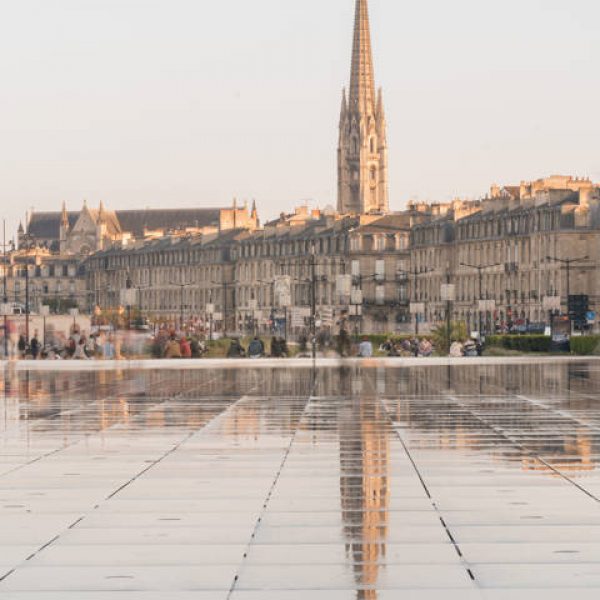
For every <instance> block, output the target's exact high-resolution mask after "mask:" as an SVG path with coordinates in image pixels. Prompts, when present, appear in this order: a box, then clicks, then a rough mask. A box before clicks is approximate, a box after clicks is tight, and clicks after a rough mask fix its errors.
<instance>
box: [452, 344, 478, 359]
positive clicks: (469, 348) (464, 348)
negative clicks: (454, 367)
mask: <svg viewBox="0 0 600 600" xmlns="http://www.w3.org/2000/svg"><path fill="white" fill-rule="evenodd" d="M483 350H484V347H483V344H482V343H481V342H480V341H479V340H467V341H466V342H465V343H464V344H462V343H461V342H453V343H452V345H451V346H450V356H451V357H453V358H460V357H461V356H466V357H470V358H474V357H476V356H483Z"/></svg>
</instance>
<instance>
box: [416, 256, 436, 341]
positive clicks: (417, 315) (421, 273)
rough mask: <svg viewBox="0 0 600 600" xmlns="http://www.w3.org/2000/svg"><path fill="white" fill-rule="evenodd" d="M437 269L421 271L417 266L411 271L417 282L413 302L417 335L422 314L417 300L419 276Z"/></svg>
mask: <svg viewBox="0 0 600 600" xmlns="http://www.w3.org/2000/svg"><path fill="white" fill-rule="evenodd" d="M434 270H435V269H429V268H428V269H425V270H424V271H419V269H418V268H417V267H416V266H415V268H414V269H413V270H412V271H411V275H413V277H414V278H415V283H414V289H413V295H414V299H415V302H414V303H413V305H414V306H413V309H414V311H415V312H414V316H415V336H418V335H419V316H420V311H419V310H418V309H419V308H420V307H419V304H418V303H417V302H416V300H417V278H418V277H419V276H420V275H426V274H427V273H431V272H432V271H434ZM411 312H412V311H411ZM423 312H425V310H423Z"/></svg>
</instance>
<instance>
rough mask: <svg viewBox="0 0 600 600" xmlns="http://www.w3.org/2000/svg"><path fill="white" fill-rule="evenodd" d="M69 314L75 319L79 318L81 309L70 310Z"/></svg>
mask: <svg viewBox="0 0 600 600" xmlns="http://www.w3.org/2000/svg"><path fill="white" fill-rule="evenodd" d="M69 314H70V315H71V316H72V317H73V318H75V317H77V316H79V309H78V308H70V309H69Z"/></svg>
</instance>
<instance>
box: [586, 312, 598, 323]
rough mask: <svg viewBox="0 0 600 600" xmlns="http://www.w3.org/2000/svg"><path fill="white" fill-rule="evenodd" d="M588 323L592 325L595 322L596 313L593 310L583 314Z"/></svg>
mask: <svg viewBox="0 0 600 600" xmlns="http://www.w3.org/2000/svg"><path fill="white" fill-rule="evenodd" d="M585 318H586V319H587V322H588V324H589V325H593V324H594V323H595V322H596V313H595V312H594V311H591V310H590V311H588V312H587V313H586V315H585Z"/></svg>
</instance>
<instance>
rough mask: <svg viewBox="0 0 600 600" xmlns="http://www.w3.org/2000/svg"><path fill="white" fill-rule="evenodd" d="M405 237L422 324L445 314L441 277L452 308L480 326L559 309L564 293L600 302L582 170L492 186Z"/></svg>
mask: <svg viewBox="0 0 600 600" xmlns="http://www.w3.org/2000/svg"><path fill="white" fill-rule="evenodd" d="M411 240H412V251H411V264H412V268H413V269H414V271H415V272H416V276H415V277H414V281H413V286H412V296H411V299H412V300H413V301H414V302H416V303H422V304H424V305H425V320H426V321H427V322H428V323H429V324H434V323H436V322H438V321H440V320H442V319H444V318H445V315H446V310H447V306H448V305H447V302H446V301H445V300H444V299H443V298H442V297H441V289H442V284H443V283H445V282H451V283H453V284H454V285H455V286H456V288H455V292H456V296H455V300H454V302H453V309H452V310H453V317H454V318H455V319H458V320H464V321H466V322H467V323H468V325H469V327H470V328H471V330H479V321H480V319H481V321H482V324H483V329H484V331H487V332H491V331H495V330H498V329H507V328H509V329H510V328H514V327H515V326H518V327H520V328H524V327H526V326H528V325H531V324H534V323H538V324H541V323H548V322H549V319H550V311H551V310H552V311H553V312H559V311H560V312H561V313H562V314H566V313H567V312H568V296H569V295H584V296H587V297H588V299H589V308H590V312H597V311H598V310H600V287H599V281H598V279H599V278H598V275H599V273H600V186H598V185H597V184H593V183H592V182H591V181H589V180H587V179H574V178H571V177H563V176H553V177H550V178H547V179H541V180H537V181H535V182H529V183H527V182H524V183H522V184H521V185H520V186H513V187H505V188H498V187H497V186H494V187H493V188H492V191H491V194H490V195H489V196H488V197H486V198H484V199H483V200H480V201H476V202H471V203H463V204H462V205H461V206H455V207H453V208H452V209H451V210H449V211H448V213H447V214H445V215H443V216H440V217H439V218H437V219H434V220H432V221H431V222H428V223H424V224H421V225H419V226H417V227H415V228H414V230H413V231H412V235H411ZM567 263H570V264H569V266H568V268H567ZM480 301H483V303H481V302H480Z"/></svg>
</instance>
